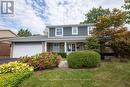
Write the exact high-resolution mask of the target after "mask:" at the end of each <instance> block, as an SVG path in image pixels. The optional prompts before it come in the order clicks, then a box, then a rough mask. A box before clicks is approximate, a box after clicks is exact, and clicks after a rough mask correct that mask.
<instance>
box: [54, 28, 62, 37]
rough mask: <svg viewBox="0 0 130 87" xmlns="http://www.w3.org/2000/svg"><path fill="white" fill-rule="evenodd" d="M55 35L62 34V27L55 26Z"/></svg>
mask: <svg viewBox="0 0 130 87" xmlns="http://www.w3.org/2000/svg"><path fill="white" fill-rule="evenodd" d="M55 35H56V36H63V28H56V31H55Z"/></svg>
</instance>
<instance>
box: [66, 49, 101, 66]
mask: <svg viewBox="0 0 130 87" xmlns="http://www.w3.org/2000/svg"><path fill="white" fill-rule="evenodd" d="M67 60H68V64H69V67H70V68H83V67H88V68H91V67H96V66H97V65H98V64H99V63H100V61H101V56H100V54H99V53H97V52H95V51H78V52H72V53H70V54H69V55H68V56H67Z"/></svg>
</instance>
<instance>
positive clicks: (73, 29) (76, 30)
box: [72, 27, 78, 35]
mask: <svg viewBox="0 0 130 87" xmlns="http://www.w3.org/2000/svg"><path fill="white" fill-rule="evenodd" d="M77 34H78V27H72V35H77Z"/></svg>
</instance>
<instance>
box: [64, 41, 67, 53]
mask: <svg viewBox="0 0 130 87" xmlns="http://www.w3.org/2000/svg"><path fill="white" fill-rule="evenodd" d="M64 51H65V53H66V52H67V43H66V42H64Z"/></svg>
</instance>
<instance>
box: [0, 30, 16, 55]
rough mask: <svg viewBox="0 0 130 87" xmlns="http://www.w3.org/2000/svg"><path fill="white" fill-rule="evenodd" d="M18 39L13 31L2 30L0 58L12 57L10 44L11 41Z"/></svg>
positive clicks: (0, 35) (0, 33) (0, 32)
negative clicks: (14, 38)
mask: <svg viewBox="0 0 130 87" xmlns="http://www.w3.org/2000/svg"><path fill="white" fill-rule="evenodd" d="M13 37H17V35H16V34H15V33H13V32H12V31H11V30H6V29H0V57H7V56H8V57H9V56H10V42H9V39H10V38H13Z"/></svg>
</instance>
